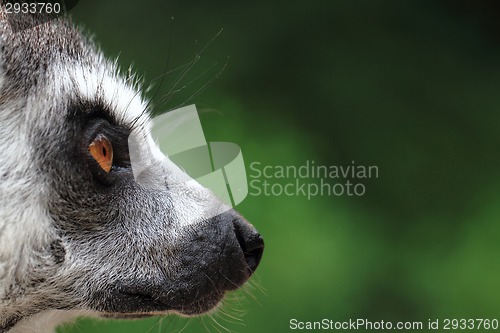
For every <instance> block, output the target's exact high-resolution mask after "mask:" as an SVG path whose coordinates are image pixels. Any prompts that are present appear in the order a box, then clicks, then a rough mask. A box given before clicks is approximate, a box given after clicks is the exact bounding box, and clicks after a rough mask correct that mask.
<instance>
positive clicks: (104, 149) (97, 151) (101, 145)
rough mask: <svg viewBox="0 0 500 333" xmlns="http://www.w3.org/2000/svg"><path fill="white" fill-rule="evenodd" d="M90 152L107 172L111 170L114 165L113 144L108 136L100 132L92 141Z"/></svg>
mask: <svg viewBox="0 0 500 333" xmlns="http://www.w3.org/2000/svg"><path fill="white" fill-rule="evenodd" d="M89 152H90V155H92V157H93V158H94V160H96V162H97V163H98V164H99V166H100V167H101V168H102V169H103V170H104V171H105V172H106V173H109V172H110V171H111V167H112V166H113V146H112V145H111V142H110V141H109V140H108V138H107V137H106V136H104V135H103V134H99V135H98V136H97V137H96V138H95V139H94V141H92V142H91V143H90V145H89Z"/></svg>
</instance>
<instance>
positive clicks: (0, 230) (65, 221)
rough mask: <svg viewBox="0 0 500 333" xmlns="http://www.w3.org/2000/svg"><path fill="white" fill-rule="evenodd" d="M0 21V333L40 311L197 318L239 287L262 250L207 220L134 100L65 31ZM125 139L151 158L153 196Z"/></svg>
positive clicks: (92, 52)
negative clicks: (147, 149)
mask: <svg viewBox="0 0 500 333" xmlns="http://www.w3.org/2000/svg"><path fill="white" fill-rule="evenodd" d="M0 19H1V20H0V46H1V53H0V65H1V67H0V147H1V148H2V155H0V178H1V181H0V200H1V202H0V332H5V331H7V330H8V329H9V328H11V327H14V326H15V325H16V324H17V323H19V322H21V321H23V320H24V319H27V318H29V317H30V316H33V315H36V314H38V313H42V312H44V311H47V310H64V311H66V310H77V311H83V312H86V313H87V312H88V313H93V314H97V315H100V316H110V317H141V316H147V315H153V314H162V313H166V312H171V311H173V312H176V313H180V314H184V315H196V314H201V313H204V312H206V311H209V310H211V309H213V308H214V307H215V306H216V305H217V304H218V303H219V302H220V301H221V299H222V298H223V296H224V294H225V292H226V291H228V290H233V289H236V288H238V287H240V286H241V285H242V284H243V283H245V281H246V280H247V279H248V278H249V277H250V275H251V274H252V273H253V271H254V270H255V269H256V268H257V265H258V264H259V261H260V258H261V255H262V251H263V241H262V238H261V237H260V235H259V234H258V233H257V231H256V230H255V229H254V228H253V227H252V226H251V225H250V224H249V223H248V222H247V221H245V220H244V219H243V218H242V217H241V216H240V215H238V214H237V213H236V212H235V211H233V210H229V211H226V212H225V213H222V214H219V215H216V214H210V216H213V215H216V216H215V217H213V218H210V219H204V218H203V216H207V214H206V213H207V212H209V211H210V212H217V211H225V210H226V209H225V207H223V204H222V203H221V202H219V201H218V200H217V199H216V198H215V197H214V196H213V195H212V194H211V193H210V192H209V191H208V190H207V189H204V188H203V187H201V186H199V185H197V184H193V183H192V182H188V183H187V182H186V181H184V180H183V178H182V175H181V172H180V170H179V169H178V168H177V167H176V166H175V165H174V164H173V163H172V162H170V161H169V160H168V158H165V157H164V156H161V153H160V152H159V151H158V149H157V148H156V147H155V146H154V143H153V141H152V139H151V138H150V135H149V133H148V126H149V125H148V124H149V116H148V112H146V111H147V109H146V105H147V103H146V102H145V101H144V100H143V99H142V98H141V97H140V94H138V93H137V91H138V89H139V87H138V86H137V85H136V84H133V83H131V81H132V80H130V79H126V78H123V77H122V76H121V75H120V74H119V71H118V70H117V68H116V64H113V63H110V62H108V61H106V60H105V59H104V58H103V56H102V55H101V53H100V52H99V51H98V50H97V49H96V48H95V46H93V44H92V43H90V42H89V41H88V40H87V39H86V38H84V37H83V36H82V35H81V34H80V32H79V31H78V30H77V29H75V28H74V27H73V26H72V25H71V24H69V23H68V22H66V21H64V20H55V21H50V22H47V23H45V24H42V25H38V26H35V27H33V28H31V29H26V30H22V31H19V32H13V29H12V24H16V22H15V21H14V22H12V21H7V20H6V14H5V13H4V12H3V10H2V11H1V12H0ZM130 136H132V137H134V138H135V139H136V140H138V141H141V142H142V144H144V145H148V146H149V147H150V148H151V150H152V151H155V152H156V153H155V154H154V155H152V156H150V157H149V158H151V159H153V161H151V162H152V163H151V164H152V165H154V167H153V168H150V170H149V171H148V173H147V174H146V175H145V177H147V182H141V183H138V182H137V181H136V180H135V179H134V176H133V173H132V166H131V163H130V156H129V147H128V138H129V137H130ZM145 183H154V184H155V186H145V185H144V184H145ZM222 208H224V209H222Z"/></svg>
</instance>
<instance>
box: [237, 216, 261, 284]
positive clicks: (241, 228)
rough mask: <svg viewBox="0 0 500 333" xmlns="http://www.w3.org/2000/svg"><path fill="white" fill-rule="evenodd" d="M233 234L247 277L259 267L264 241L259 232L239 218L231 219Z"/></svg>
mask: <svg viewBox="0 0 500 333" xmlns="http://www.w3.org/2000/svg"><path fill="white" fill-rule="evenodd" d="M233 225H234V233H235V234H236V239H237V240H238V243H239V244H240V247H241V250H242V251H243V255H244V256H245V261H246V264H247V267H248V270H249V275H251V274H253V272H255V270H256V269H257V266H259V263H260V259H261V258H262V253H263V252H264V240H263V239H262V237H261V236H260V234H259V232H258V231H257V230H256V229H255V228H254V227H253V226H252V225H251V224H250V223H248V222H247V221H246V220H245V219H244V218H242V217H241V216H235V218H234V219H233Z"/></svg>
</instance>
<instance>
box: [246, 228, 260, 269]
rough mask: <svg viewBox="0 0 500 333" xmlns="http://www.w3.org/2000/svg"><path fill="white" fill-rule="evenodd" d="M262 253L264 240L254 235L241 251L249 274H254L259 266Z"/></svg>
mask: <svg viewBox="0 0 500 333" xmlns="http://www.w3.org/2000/svg"><path fill="white" fill-rule="evenodd" d="M263 252H264V240H263V239H262V237H260V235H259V234H257V235H256V237H255V238H254V239H252V241H251V242H250V243H247V249H246V250H245V251H243V254H244V255H245V260H246V262H247V265H248V269H249V270H250V272H251V274H252V273H253V272H255V270H256V269H257V266H259V263H260V259H261V258H262V253H263Z"/></svg>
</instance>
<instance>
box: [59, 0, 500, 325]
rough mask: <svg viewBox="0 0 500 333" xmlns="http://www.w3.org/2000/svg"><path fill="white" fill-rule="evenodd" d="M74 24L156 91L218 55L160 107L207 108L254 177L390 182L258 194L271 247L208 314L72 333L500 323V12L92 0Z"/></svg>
mask: <svg viewBox="0 0 500 333" xmlns="http://www.w3.org/2000/svg"><path fill="white" fill-rule="evenodd" d="M71 13H72V16H73V17H74V19H75V21H76V22H77V23H78V24H80V25H82V26H84V27H85V28H86V29H87V30H88V31H90V32H92V33H93V34H94V35H95V39H96V41H97V42H98V43H99V44H100V45H101V46H102V48H103V50H104V52H105V53H106V54H107V55H108V56H111V57H116V56H118V55H120V61H119V62H120V64H121V65H122V66H123V68H124V69H126V68H127V67H128V66H129V65H130V64H132V63H133V64H134V69H135V70H136V71H137V72H138V73H139V74H140V75H142V76H144V78H145V80H146V81H148V80H151V79H154V78H155V77H157V76H159V75H161V74H162V73H164V72H165V68H166V67H168V70H173V69H176V68H179V66H182V65H184V64H186V63H189V62H190V61H193V59H194V57H195V55H196V54H198V53H200V51H201V50H202V49H203V48H204V47H205V46H206V45H208V47H207V48H206V49H205V50H204V51H203V52H202V53H201V58H200V60H199V61H198V62H197V63H196V64H195V65H194V66H193V67H192V68H191V69H190V71H189V72H188V73H187V74H186V76H185V77H184V79H183V80H182V82H181V84H179V85H177V86H176V88H182V89H181V90H180V91H179V92H178V93H176V94H175V95H174V96H173V98H167V100H166V101H164V102H162V101H160V98H156V99H155V100H156V104H155V105H156V111H157V112H162V111H166V110H169V109H172V108H174V107H176V106H177V105H179V104H182V103H183V102H186V101H188V102H189V103H196V105H197V106H198V109H199V110H200V111H201V115H202V118H201V119H202V122H203V126H204V130H205V134H206V136H207V139H208V141H229V142H234V143H236V144H238V145H239V146H240V147H241V148H242V151H243V155H244V159H245V164H246V165H247V167H248V166H249V165H250V164H251V163H252V162H260V163H262V165H283V166H287V165H296V166H300V165H302V164H304V163H305V162H306V161H314V162H315V164H317V165H343V166H346V165H350V164H351V163H352V161H354V163H355V164H357V165H376V166H378V168H379V178H378V179H370V180H363V181H362V182H363V183H364V184H365V186H366V194H365V195H364V196H351V197H350V196H341V197H338V196H316V197H314V198H311V199H310V200H308V199H307V198H306V197H304V196H300V195H299V196H292V197H289V196H285V195H281V196H263V195H261V196H249V197H247V199H246V200H245V201H244V202H243V203H242V204H240V205H239V206H238V207H237V208H238V210H239V211H240V212H241V213H242V214H243V215H244V216H245V217H246V218H247V219H248V220H249V221H251V222H252V223H253V224H254V225H255V226H256V227H257V228H258V229H259V231H260V232H261V233H262V235H263V236H264V238H265V241H266V251H265V253H264V257H263V260H262V263H261V266H260V267H259V269H258V272H257V273H256V276H255V278H254V279H253V281H254V283H251V284H250V285H249V286H248V287H247V288H245V290H243V291H242V292H239V293H236V294H233V295H231V296H229V300H228V301H227V302H226V304H225V306H224V307H223V309H222V310H219V311H218V312H216V313H215V314H213V315H212V316H213V318H210V317H209V316H205V317H203V318H201V319H200V318H196V319H184V318H179V317H176V316H170V317H167V318H164V319H158V318H152V319H147V320H143V321H135V322H109V321H97V322H95V321H89V320H82V321H79V322H78V323H77V325H76V326H73V327H72V328H71V329H65V330H63V331H65V332H81V333H85V332H120V333H127V332H139V333H146V332H179V331H181V330H182V329H184V330H183V332H206V331H208V332H226V331H230V332H237V333H245V332H273V333H274V332H290V331H292V330H291V329H290V327H289V321H290V319H292V318H296V319H298V320H301V321H314V320H321V319H323V318H329V319H332V320H337V321H342V320H347V319H349V318H352V319H356V318H367V319H370V320H373V321H379V320H385V321H394V322H395V321H403V320H412V321H423V322H424V323H426V322H427V320H428V319H440V320H443V319H444V318H497V317H499V316H500V289H499V288H498V281H499V278H500V263H499V260H498V255H499V253H500V226H499V225H498V223H499V218H500V204H499V203H500V172H499V169H500V153H499V150H498V147H499V146H500V136H499V133H500V112H499V109H500V93H499V92H500V3H499V2H495V1H489V2H486V1H483V2H472V1H451V0H450V1H347V0H345V1H326V0H325V1H305V0H304V1H287V2H278V1H275V2H270V1H263V0H258V1H252V2H235V1H201V0H200V1H149V0H148V1H141V2H138V1H132V0H122V1H119V2H116V1H83V0H82V1H80V3H79V4H78V5H77V6H76V7H75V8H74V9H73V10H72V11H71ZM172 17H173V19H172ZM221 29H223V31H222V33H221V34H220V35H218V36H217V34H218V33H219V31H220V30H221ZM215 36H217V37H216V38H215V39H214V37H215ZM212 39H214V40H213V42H211V43H210V41H211V40H212ZM222 69H223V72H222V75H221V76H220V77H218V73H219V72H220V71H221V70H222ZM180 75H182V68H181V69H178V70H177V71H175V72H173V73H171V74H169V75H168V76H166V77H165V80H164V82H163V85H162V87H161V92H160V93H159V95H157V97H158V96H160V95H163V94H165V93H166V92H167V91H168V89H169V87H171V86H172V85H173V84H175V81H176V80H177V79H178V78H179V77H180ZM217 77H218V78H217ZM158 86H159V80H157V81H155V85H154V86H153V88H152V89H151V90H150V91H149V92H148V93H147V96H148V97H150V98H151V97H153V96H154V94H155V90H156V88H158ZM205 88H206V89H205ZM174 90H175V89H174ZM200 90H201V91H200ZM198 92H200V93H198ZM168 97H171V96H170V95H169V96H168ZM271 181H272V182H276V183H281V184H285V183H288V182H291V181H293V179H274V180H271ZM330 181H331V182H335V181H336V180H330ZM311 182H317V180H311ZM233 317H234V318H233ZM235 318H236V319H235ZM240 319H241V320H240ZM219 324H220V325H221V326H223V327H224V328H222V327H221V326H219ZM186 325H187V326H186Z"/></svg>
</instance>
